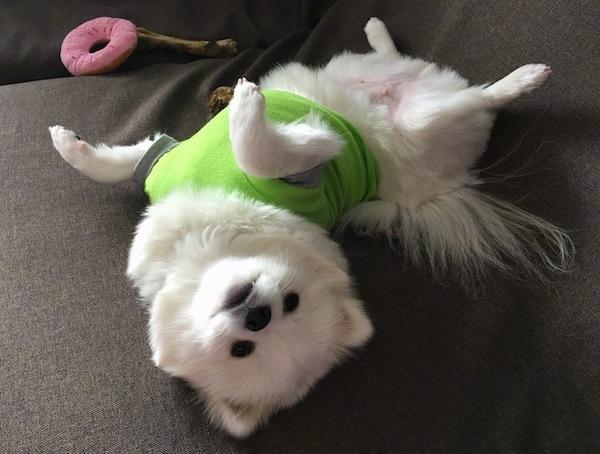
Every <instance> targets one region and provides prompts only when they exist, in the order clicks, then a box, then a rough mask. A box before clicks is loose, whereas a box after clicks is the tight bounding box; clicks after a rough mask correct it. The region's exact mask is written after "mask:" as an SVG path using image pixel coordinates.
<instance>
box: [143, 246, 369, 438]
mask: <svg viewBox="0 0 600 454" xmlns="http://www.w3.org/2000/svg"><path fill="white" fill-rule="evenodd" d="M272 243H273V244H272V245H271V246H272V247H263V248H261V249H260V250H261V251H262V253H260V254H254V255H248V256H245V257H240V256H231V255H224V256H223V257H222V258H219V259H217V260H215V261H214V262H213V263H211V264H210V265H209V266H207V267H205V268H204V269H203V271H202V273H201V274H200V275H199V276H198V278H197V279H196V280H192V279H190V278H189V276H187V277H186V278H182V279H177V278H176V277H174V278H172V279H169V280H167V285H166V286H165V288H163V289H162V290H161V291H160V292H159V293H158V294H157V296H156V298H155V300H154V302H153V304H152V307H151V319H150V339H151V346H152V349H153V359H154V361H155V363H156V364H157V365H158V366H159V367H160V368H162V369H163V370H165V371H167V372H169V373H170V374H172V375H174V376H177V377H180V378H183V379H185V380H186V381H188V382H189V383H190V384H191V385H192V386H194V387H195V388H197V389H198V390H199V391H200V393H201V394H202V395H203V396H204V397H205V398H206V402H207V406H206V408H207V411H208V414H209V416H210V417H211V419H212V420H213V421H215V422H216V423H218V424H220V425H221V426H222V427H224V428H225V429H226V430H227V431H228V432H230V433H231V434H233V435H235V436H238V437H243V436H246V435H248V434H250V433H251V432H252V431H254V430H255V429H256V428H257V427H258V426H259V425H260V424H261V423H263V422H265V421H266V420H267V419H268V417H269V416H270V415H271V414H272V413H273V412H275V411H277V410H278V409H281V408H284V407H289V406H291V405H293V404H295V403H296V402H297V401H299V400H300V399H302V397H303V396H304V395H305V394H306V393H307V392H308V390H309V389H310V387H311V386H312V385H313V384H314V383H315V382H316V381H317V380H319V379H320V378H321V377H323V376H324V375H325V374H326V373H327V372H328V371H329V369H330V368H331V367H332V366H333V365H334V364H335V363H337V362H338V361H339V360H340V359H341V358H342V357H343V356H345V355H346V354H347V353H348V352H349V351H350V350H351V349H352V348H353V347H358V346H361V345H363V344H364V343H365V342H366V341H367V340H368V339H369V337H370V336H371V333H372V326H371V323H370V321H369V319H368V318H367V316H366V314H365V313H364V311H363V309H362V304H361V303H360V302H359V301H358V300H357V299H356V298H355V297H354V295H353V291H352V288H351V285H350V281H349V278H348V276H347V275H346V273H345V272H344V271H342V270H341V269H340V268H339V267H338V266H337V265H336V263H335V262H334V261H333V260H332V259H330V258H329V257H326V256H323V255H321V254H319V253H316V252H315V251H314V250H311V248H310V247H307V246H306V245H303V244H298V243H297V242H294V241H291V240H290V241H287V240H281V239H280V240H278V241H274V242H272ZM274 243H277V244H274Z"/></svg>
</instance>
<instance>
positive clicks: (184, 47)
mask: <svg viewBox="0 0 600 454" xmlns="http://www.w3.org/2000/svg"><path fill="white" fill-rule="evenodd" d="M136 29H137V35H138V44H137V48H138V49H141V50H147V49H159V48H160V49H171V50H175V51H177V52H182V53H186V54H192V55H199V56H202V57H230V56H232V55H235V54H237V52H238V49H237V44H236V42H235V41H234V40H232V39H229V38H228V39H220V40H218V41H192V40H189V39H181V38H175V37H173V36H168V35H163V34H161V33H155V32H152V31H150V30H147V29H145V28H143V27H136Z"/></svg>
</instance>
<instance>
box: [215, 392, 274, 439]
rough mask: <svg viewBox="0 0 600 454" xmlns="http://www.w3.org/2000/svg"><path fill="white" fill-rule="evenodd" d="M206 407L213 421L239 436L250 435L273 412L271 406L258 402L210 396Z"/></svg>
mask: <svg viewBox="0 0 600 454" xmlns="http://www.w3.org/2000/svg"><path fill="white" fill-rule="evenodd" d="M206 409H207V412H208V416H209V417H210V419H211V420H213V422H215V423H216V424H218V425H220V426H221V427H223V428H224V429H225V430H226V431H227V432H229V433H230V434H231V435H233V436H235V437H238V438H245V437H247V436H248V435H250V434H251V433H252V432H254V431H255V430H256V429H257V428H258V426H260V425H261V424H263V423H265V422H266V421H267V419H268V418H269V416H271V414H272V413H273V409H272V408H271V407H265V406H261V405H259V404H256V403H250V404H244V403H238V402H233V401H230V400H226V399H213V398H210V397H209V398H208V400H207V402H206Z"/></svg>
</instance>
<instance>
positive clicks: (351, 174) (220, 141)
mask: <svg viewBox="0 0 600 454" xmlns="http://www.w3.org/2000/svg"><path fill="white" fill-rule="evenodd" d="M263 94H264V96H265V101H266V113H267V117H268V118H269V119H271V120H272V121H276V122H283V123H292V122H296V121H298V120H301V119H302V118H303V117H305V116H306V115H307V114H308V113H309V112H316V113H318V114H319V115H320V117H321V118H322V119H323V120H324V121H325V122H327V124H328V125H329V126H330V127H331V128H332V129H333V130H335V131H336V132H337V133H338V134H339V135H340V136H341V137H342V138H343V139H344V143H345V145H344V147H343V150H342V152H341V153H340V154H339V155H338V156H336V157H335V158H333V159H331V160H330V161H328V162H327V163H325V164H324V166H323V168H322V172H321V176H320V181H319V182H318V184H317V185H316V186H315V187H302V186H299V185H296V184H293V183H290V182H287V181H284V180H282V179H274V178H257V177H254V176H251V175H248V174H246V173H244V172H243V171H242V170H241V169H240V168H239V167H238V165H237V162H236V160H235V157H234V154H233V151H232V148H231V142H230V140H229V109H228V108H226V109H224V110H222V111H221V112H220V113H219V114H218V115H216V116H215V117H214V118H213V119H212V120H210V121H209V122H208V123H207V124H206V125H205V126H204V127H203V128H202V129H200V131H198V132H197V133H196V134H194V135H193V136H192V137H190V138H189V139H187V140H185V141H183V142H180V143H178V144H176V145H175V146H174V147H173V148H171V149H170V150H169V151H168V152H166V153H165V154H163V155H162V156H160V158H159V159H158V160H157V161H156V162H155V163H154V164H153V166H152V168H151V169H150V172H149V174H148V176H147V177H146V180H145V183H144V189H145V191H146V193H147V194H148V196H149V198H150V200H151V201H152V202H156V201H158V200H160V199H162V198H163V197H165V196H166V195H167V194H169V193H170V192H171V191H173V190H174V189H177V188H181V187H184V186H193V187H196V188H220V189H223V190H225V191H230V192H238V193H241V194H243V195H245V196H247V197H249V198H251V199H254V200H258V201H261V202H265V203H268V204H271V205H275V206H278V207H280V208H284V209H286V210H289V211H291V212H293V213H296V214H297V215H300V216H303V217H304V218H306V219H308V220H310V221H312V222H314V223H316V224H319V225H320V226H322V227H324V228H326V229H330V228H331V227H333V226H334V225H335V224H336V222H337V221H338V220H339V219H340V217H341V216H342V215H343V214H344V213H345V212H346V211H348V210H349V209H351V208H352V207H354V206H356V205H358V204H359V203H361V202H363V201H366V200H371V199H373V198H375V197H376V195H377V187H378V166H377V162H376V160H375V158H374V157H373V155H372V154H371V152H370V151H369V150H368V149H367V147H366V145H365V143H364V142H363V140H362V137H361V136H360V134H359V133H358V131H357V130H356V128H354V127H353V126H352V125H351V124H350V123H349V122H348V121H347V120H346V119H344V118H343V117H342V116H340V115H339V114H337V113H335V112H333V111H331V110H329V109H327V108H326V107H324V106H321V105H319V104H317V103H315V102H313V101H311V100H309V99H306V98H303V97H301V96H298V95H295V94H293V93H288V92H283V91H275V90H265V91H263Z"/></svg>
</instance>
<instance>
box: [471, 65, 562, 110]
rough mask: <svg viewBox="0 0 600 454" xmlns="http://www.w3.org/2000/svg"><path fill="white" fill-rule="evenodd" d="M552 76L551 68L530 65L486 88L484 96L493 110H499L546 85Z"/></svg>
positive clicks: (516, 70)
mask: <svg viewBox="0 0 600 454" xmlns="http://www.w3.org/2000/svg"><path fill="white" fill-rule="evenodd" d="M550 74H552V70H551V69H550V67H549V66H547V65H543V64H529V65H525V66H521V67H520V68H517V69H515V70H514V71H513V72H511V73H510V74H509V75H508V76H506V77H504V78H502V79H500V80H499V81H498V82H496V83H494V84H492V85H490V86H488V87H486V88H485V89H484V90H483V92H482V93H483V96H484V97H485V99H486V100H487V101H488V102H489V103H490V104H491V106H490V107H492V108H499V107H502V106H504V105H505V104H507V103H509V102H510V101H513V100H514V99H516V98H518V97H519V96H521V95H522V94H524V93H529V92H530V91H533V90H535V89H536V88H539V87H541V86H542V85H544V82H546V80H547V79H548V77H549V76H550Z"/></svg>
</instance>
